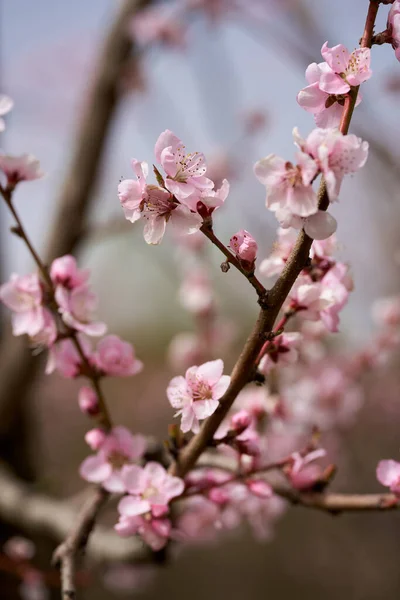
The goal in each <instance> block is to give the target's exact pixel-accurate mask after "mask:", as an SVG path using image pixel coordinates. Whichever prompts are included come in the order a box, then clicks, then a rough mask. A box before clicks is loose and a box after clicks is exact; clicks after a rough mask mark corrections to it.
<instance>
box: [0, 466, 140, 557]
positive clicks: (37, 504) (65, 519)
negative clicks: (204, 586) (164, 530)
mask: <svg viewBox="0 0 400 600" xmlns="http://www.w3.org/2000/svg"><path fill="white" fill-rule="evenodd" d="M0 490H1V493H0V517H1V518H2V519H3V520H4V521H5V522H7V523H10V524H12V525H15V526H17V527H19V528H21V529H23V530H24V531H25V532H26V533H27V534H32V535H33V534H39V535H48V536H50V537H51V538H53V539H55V540H57V541H59V542H62V541H63V540H68V539H69V536H70V532H71V531H73V532H76V527H77V514H76V513H77V511H76V507H74V506H72V505H71V504H69V503H68V502H66V501H64V500H59V499H57V498H52V497H50V496H47V495H44V494H39V493H37V492H35V491H34V490H33V489H32V488H31V487H30V486H29V485H27V484H25V483H24V482H22V481H21V480H19V479H18V478H17V477H16V476H15V475H13V474H12V473H11V471H9V470H8V469H7V468H6V467H5V466H4V465H1V464H0ZM94 498H96V501H97V499H98V491H97V489H94V490H93V488H90V491H89V497H88V499H87V501H86V502H85V503H84V507H85V509H84V510H85V513H86V510H88V509H87V508H86V507H87V506H88V505H89V503H91V505H92V506H93V503H94V502H95V500H94ZM92 514H93V513H92ZM81 522H82V519H81V518H79V523H81ZM84 527H85V526H84ZM86 531H87V529H86ZM75 535H76V533H75ZM86 554H87V557H88V559H89V560H91V561H93V562H104V561H116V562H117V561H124V560H135V561H146V560H151V555H150V551H148V550H147V549H146V548H145V547H144V545H143V544H142V543H141V542H140V541H139V540H138V539H137V538H129V539H126V538H121V537H120V536H119V535H118V534H117V533H115V532H114V531H113V530H112V529H109V528H107V527H104V526H102V525H97V526H96V530H95V531H94V532H93V534H92V535H91V536H90V540H89V544H88V546H87V549H86Z"/></svg>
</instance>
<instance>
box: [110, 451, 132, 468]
mask: <svg viewBox="0 0 400 600" xmlns="http://www.w3.org/2000/svg"><path fill="white" fill-rule="evenodd" d="M107 462H109V463H110V465H111V466H112V468H113V469H115V470H119V469H122V467H123V466H124V465H126V463H127V462H128V457H127V456H125V454H122V453H121V452H119V451H118V450H113V451H112V452H110V454H109V455H108V457H107Z"/></svg>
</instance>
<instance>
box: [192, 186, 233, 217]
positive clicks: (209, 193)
mask: <svg viewBox="0 0 400 600" xmlns="http://www.w3.org/2000/svg"><path fill="white" fill-rule="evenodd" d="M229 189H230V185H229V182H228V181H227V180H226V179H223V180H222V183H221V186H220V187H219V188H218V189H217V190H208V189H207V190H205V191H204V192H202V194H201V196H200V197H199V196H198V195H197V193H196V192H195V193H194V194H192V195H190V196H188V198H186V200H185V204H186V205H187V206H189V208H191V209H192V210H196V209H197V210H199V212H201V209H203V210H204V207H205V208H206V212H207V213H208V214H211V213H212V212H213V211H214V210H216V209H217V208H220V207H221V206H222V205H223V204H224V202H225V200H226V199H227V197H228V194H229ZM199 203H200V207H201V208H199ZM202 205H203V206H202Z"/></svg>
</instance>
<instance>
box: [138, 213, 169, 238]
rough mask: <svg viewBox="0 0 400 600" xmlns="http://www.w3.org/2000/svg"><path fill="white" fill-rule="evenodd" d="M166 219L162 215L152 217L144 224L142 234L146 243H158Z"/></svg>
mask: <svg viewBox="0 0 400 600" xmlns="http://www.w3.org/2000/svg"><path fill="white" fill-rule="evenodd" d="M165 228H166V220H165V218H164V217H161V216H160V217H158V216H157V217H153V218H151V219H149V220H148V221H147V223H146V225H145V226H144V231H143V236H144V239H145V242H146V243H147V244H155V245H156V244H159V243H160V242H161V240H162V239H163V237H164V233H165Z"/></svg>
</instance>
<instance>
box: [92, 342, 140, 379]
mask: <svg viewBox="0 0 400 600" xmlns="http://www.w3.org/2000/svg"><path fill="white" fill-rule="evenodd" d="M94 357H95V361H96V365H97V367H98V368H99V370H100V371H101V372H102V373H103V374H105V375H111V376H114V377H128V376H130V375H136V374H137V373H140V371H141V370H142V369H143V363H142V361H140V360H138V359H137V358H136V356H135V350H134V348H133V346H132V344H129V343H128V342H124V341H123V340H121V338H119V337H118V336H117V335H107V336H106V337H105V338H103V339H102V340H100V342H99V343H98V344H97V348H96V352H95V355H94Z"/></svg>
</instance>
